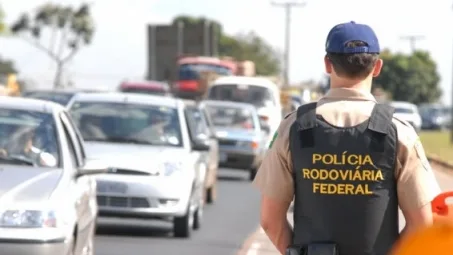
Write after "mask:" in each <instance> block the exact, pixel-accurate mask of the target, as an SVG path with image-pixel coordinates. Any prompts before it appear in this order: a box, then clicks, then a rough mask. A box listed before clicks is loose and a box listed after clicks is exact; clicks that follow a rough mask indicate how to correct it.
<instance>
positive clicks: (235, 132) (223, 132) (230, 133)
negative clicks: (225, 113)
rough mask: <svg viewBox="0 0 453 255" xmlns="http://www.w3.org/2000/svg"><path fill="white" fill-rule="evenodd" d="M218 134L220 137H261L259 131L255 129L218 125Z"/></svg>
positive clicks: (239, 138)
mask: <svg viewBox="0 0 453 255" xmlns="http://www.w3.org/2000/svg"><path fill="white" fill-rule="evenodd" d="M215 131H216V136H217V138H219V139H229V140H240V141H252V140H256V139H257V138H259V132H258V131H256V130H255V129H252V130H247V129H239V128H224V127H218V128H216V129H215Z"/></svg>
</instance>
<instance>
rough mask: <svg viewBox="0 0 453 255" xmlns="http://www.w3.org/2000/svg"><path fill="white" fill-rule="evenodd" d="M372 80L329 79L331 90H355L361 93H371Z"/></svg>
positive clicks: (369, 78)
mask: <svg viewBox="0 0 453 255" xmlns="http://www.w3.org/2000/svg"><path fill="white" fill-rule="evenodd" d="M371 84H372V78H371V77H368V78H366V79H347V78H342V77H333V76H331V77H330V88H331V89H336V88H338V89H340V88H343V89H357V90H363V91H368V92H370V91H371Z"/></svg>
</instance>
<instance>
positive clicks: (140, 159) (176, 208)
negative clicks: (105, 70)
mask: <svg viewBox="0 0 453 255" xmlns="http://www.w3.org/2000/svg"><path fill="white" fill-rule="evenodd" d="M69 109H70V112H71V115H72V116H73V118H74V120H75V122H76V123H77V126H78V127H79V129H80V131H81V133H82V136H83V138H84V140H85V143H86V146H87V151H88V155H91V156H93V157H96V158H99V159H102V160H105V161H107V162H109V164H110V165H109V167H110V168H111V169H110V172H109V173H108V174H105V175H102V176H99V177H98V178H97V184H98V205H99V213H100V216H106V217H109V216H112V217H130V218H155V219H162V220H168V219H170V220H172V221H173V225H174V229H173V230H174V231H173V232H174V235H175V236H177V237H189V236H190V234H191V231H192V229H198V228H199V227H200V224H201V220H202V213H203V205H204V201H203V200H204V192H203V191H204V183H205V178H206V171H207V163H206V162H207V160H208V156H209V148H210V147H209V137H207V136H206V135H199V134H198V133H197V130H196V128H197V123H194V121H193V120H195V118H191V117H192V116H191V115H190V114H192V113H193V111H186V108H185V104H184V102H183V101H182V100H180V99H175V98H168V97H161V96H151V95H140V94H129V93H86V94H77V95H76V96H75V97H74V98H73V100H72V101H71V102H70V104H69ZM189 127H190V129H189Z"/></svg>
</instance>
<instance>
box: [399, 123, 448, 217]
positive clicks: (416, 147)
mask: <svg viewBox="0 0 453 255" xmlns="http://www.w3.org/2000/svg"><path fill="white" fill-rule="evenodd" d="M409 132H410V133H409V135H407V134H408V133H406V139H404V138H403V140H401V142H402V143H401V144H400V145H401V147H402V148H400V150H399V155H398V156H399V160H400V163H401V171H400V174H399V176H398V177H397V186H398V187H397V189H398V200H399V203H400V208H401V209H402V210H403V211H404V210H413V209H417V208H421V207H423V206H425V205H427V204H429V203H431V201H432V200H433V199H434V198H435V197H436V196H437V195H438V194H439V193H440V192H441V190H440V187H439V184H438V183H437V180H436V177H435V175H434V172H433V170H432V169H431V166H430V164H429V162H428V159H427V158H426V155H425V151H424V149H423V146H422V143H421V141H420V139H419V138H418V135H417V134H416V133H415V131H413V129H412V130H409ZM403 134H404V133H403ZM403 134H402V135H403Z"/></svg>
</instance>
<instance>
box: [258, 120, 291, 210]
mask: <svg viewBox="0 0 453 255" xmlns="http://www.w3.org/2000/svg"><path fill="white" fill-rule="evenodd" d="M293 115H295V114H293ZM293 122H294V116H289V117H288V118H286V119H284V120H283V121H282V123H281V124H280V127H279V128H278V131H277V132H276V133H275V134H274V140H273V142H271V144H270V146H269V147H270V148H269V149H268V150H267V152H266V155H265V156H264V159H263V162H262V164H261V166H260V168H259V169H258V172H257V174H256V177H255V180H254V181H253V184H254V186H255V187H257V188H258V189H259V190H260V192H261V194H263V195H266V196H268V197H271V198H274V199H278V200H281V201H287V202H291V201H292V199H293V196H294V180H293V174H292V172H293V169H292V162H291V154H290V153H289V130H290V127H291V125H292V123H293Z"/></svg>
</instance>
